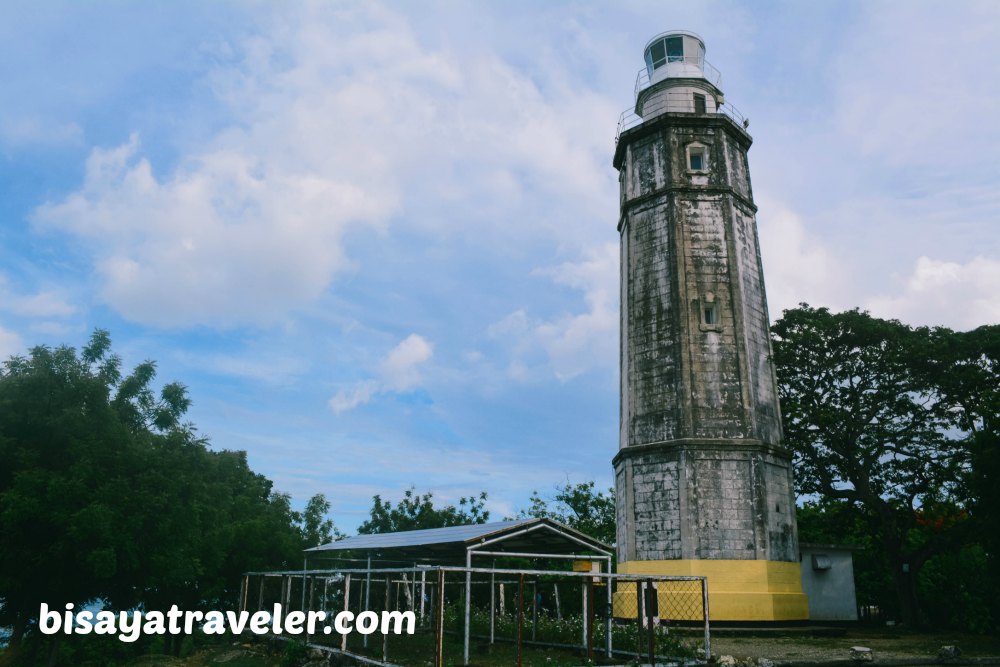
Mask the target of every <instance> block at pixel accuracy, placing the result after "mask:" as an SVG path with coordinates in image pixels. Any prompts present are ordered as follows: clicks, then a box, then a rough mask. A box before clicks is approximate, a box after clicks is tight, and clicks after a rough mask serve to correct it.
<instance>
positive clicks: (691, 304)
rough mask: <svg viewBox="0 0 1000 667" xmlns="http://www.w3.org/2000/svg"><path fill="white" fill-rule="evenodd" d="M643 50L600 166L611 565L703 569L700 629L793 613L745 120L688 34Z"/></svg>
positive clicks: (789, 534) (785, 470) (789, 521)
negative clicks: (612, 389) (612, 243)
mask: <svg viewBox="0 0 1000 667" xmlns="http://www.w3.org/2000/svg"><path fill="white" fill-rule="evenodd" d="M643 55H644V59H645V65H644V67H643V68H642V69H641V70H640V72H639V75H638V77H637V80H636V94H635V106H634V109H630V110H629V112H627V113H626V114H623V117H622V121H621V123H620V125H619V134H618V137H617V140H616V147H615V156H614V167H615V169H617V170H618V174H619V182H620V188H621V196H620V205H621V208H620V215H619V219H618V230H619V232H620V234H621V359H620V363H621V395H620V398H621V414H620V433H619V449H618V453H617V455H616V456H615V457H614V460H613V465H614V470H615V490H616V502H617V507H616V511H617V524H618V534H617V550H618V568H619V572H623V573H630V574H655V575H700V576H707V577H708V586H709V592H710V596H709V601H710V609H711V612H710V613H711V618H712V620H721V621H728V620H731V621H792V620H805V619H807V618H808V604H807V600H806V596H805V594H804V593H803V592H802V584H801V578H800V571H799V549H798V542H797V535H796V524H795V501H794V492H793V486H792V469H791V455H790V453H789V452H788V451H787V450H786V449H785V448H784V447H783V446H782V442H781V414H780V409H779V405H778V394H777V389H776V381H775V375H774V367H773V365H772V362H771V347H770V337H769V334H768V329H769V322H768V313H767V299H766V297H765V294H764V277H763V271H762V267H761V259H760V247H759V243H758V239H757V223H756V217H755V216H756V211H757V207H756V205H755V204H754V201H753V191H752V189H751V186H750V172H749V167H748V163H747V152H748V150H749V148H750V144H751V141H752V140H751V137H750V135H749V134H748V132H747V126H748V123H747V122H746V121H745V120H744V119H743V117H742V116H741V115H740V114H739V113H738V112H737V111H736V110H735V109H734V108H733V107H732V106H731V105H729V104H728V103H727V102H726V100H725V98H724V96H723V92H722V89H721V85H722V84H721V76H720V75H719V73H718V71H717V70H715V68H713V67H712V66H711V65H710V64H709V63H708V62H707V61H706V60H705V43H704V41H703V40H702V39H701V38H700V37H699V36H698V35H696V34H694V33H691V32H686V31H671V32H666V33H663V34H660V35H657V36H656V37H654V38H653V39H652V40H650V41H649V43H648V44H647V45H646V48H645V50H644V54H643Z"/></svg>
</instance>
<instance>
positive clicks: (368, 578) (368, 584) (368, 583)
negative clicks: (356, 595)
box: [361, 556, 372, 648]
mask: <svg viewBox="0 0 1000 667" xmlns="http://www.w3.org/2000/svg"><path fill="white" fill-rule="evenodd" d="M371 593H372V557H371V556H369V557H368V571H367V572H366V573H365V609H364V610H365V611H368V610H369V609H371ZM361 645H362V646H364V647H365V648H368V635H361Z"/></svg>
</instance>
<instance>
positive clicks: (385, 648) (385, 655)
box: [382, 574, 399, 662]
mask: <svg viewBox="0 0 1000 667" xmlns="http://www.w3.org/2000/svg"><path fill="white" fill-rule="evenodd" d="M391 583H392V577H391V576H390V575H388V574H387V575H385V607H384V609H385V611H389V585H390V584H391ZM396 597H397V599H398V598H399V595H398V594H397V596H396ZM386 629H388V628H386ZM382 662H389V633H388V632H386V633H384V634H383V635H382Z"/></svg>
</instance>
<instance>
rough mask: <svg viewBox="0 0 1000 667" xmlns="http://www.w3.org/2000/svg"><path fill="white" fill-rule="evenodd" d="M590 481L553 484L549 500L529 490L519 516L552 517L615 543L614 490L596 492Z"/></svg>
mask: <svg viewBox="0 0 1000 667" xmlns="http://www.w3.org/2000/svg"><path fill="white" fill-rule="evenodd" d="M596 486H597V485H596V484H595V483H594V482H593V481H590V482H581V483H579V484H570V483H569V482H567V483H566V484H563V485H562V486H557V487H556V494H555V496H554V498H553V499H552V500H553V502H551V503H550V502H549V501H548V500H546V499H544V498H542V496H541V495H539V493H538V491H533V492H532V493H531V507H530V508H529V509H527V510H522V511H521V513H520V516H521V517H531V516H533V517H539V518H548V519H554V520H555V521H558V522H560V523H564V524H566V525H567V526H569V527H570V528H575V529H576V530H579V531H580V532H582V533H586V534H587V535H590V536H591V537H593V538H595V539H598V540H600V541H602V542H604V543H606V544H614V543H615V490H614V489H608V490H607V493H605V492H603V491H596V490H595V489H596Z"/></svg>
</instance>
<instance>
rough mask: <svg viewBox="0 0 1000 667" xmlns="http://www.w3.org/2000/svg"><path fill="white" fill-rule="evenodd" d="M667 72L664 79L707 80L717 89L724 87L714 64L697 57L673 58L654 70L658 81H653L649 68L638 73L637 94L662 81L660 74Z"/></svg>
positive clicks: (644, 68)
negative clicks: (688, 78)
mask: <svg viewBox="0 0 1000 667" xmlns="http://www.w3.org/2000/svg"><path fill="white" fill-rule="evenodd" d="M664 70H666V71H665V74H666V76H665V77H663V78H666V79H672V78H676V77H690V78H693V79H705V80H706V81H708V82H709V83H710V84H712V85H713V86H715V87H716V88H720V87H722V73H721V72H720V71H719V70H717V69H716V68H715V67H714V66H713V65H712V63H710V62H708V61H707V60H705V59H704V58H700V57H697V56H673V57H671V58H669V59H668V60H667V61H666V62H665V63H663V64H662V65H660V66H659V67H657V68H656V69H654V70H653V77H654V78H656V81H652V80H651V79H650V75H649V68H648V67H643V68H642V69H640V70H639V71H638V73H636V76H635V94H636V96H638V95H639V93H640V92H642V91H643V90H645V89H646V88H649V87H650V86H651V85H652V84H653V83H656V82H658V81H661V79H659V78H657V77H659V76H660V72H663V71H664Z"/></svg>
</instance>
